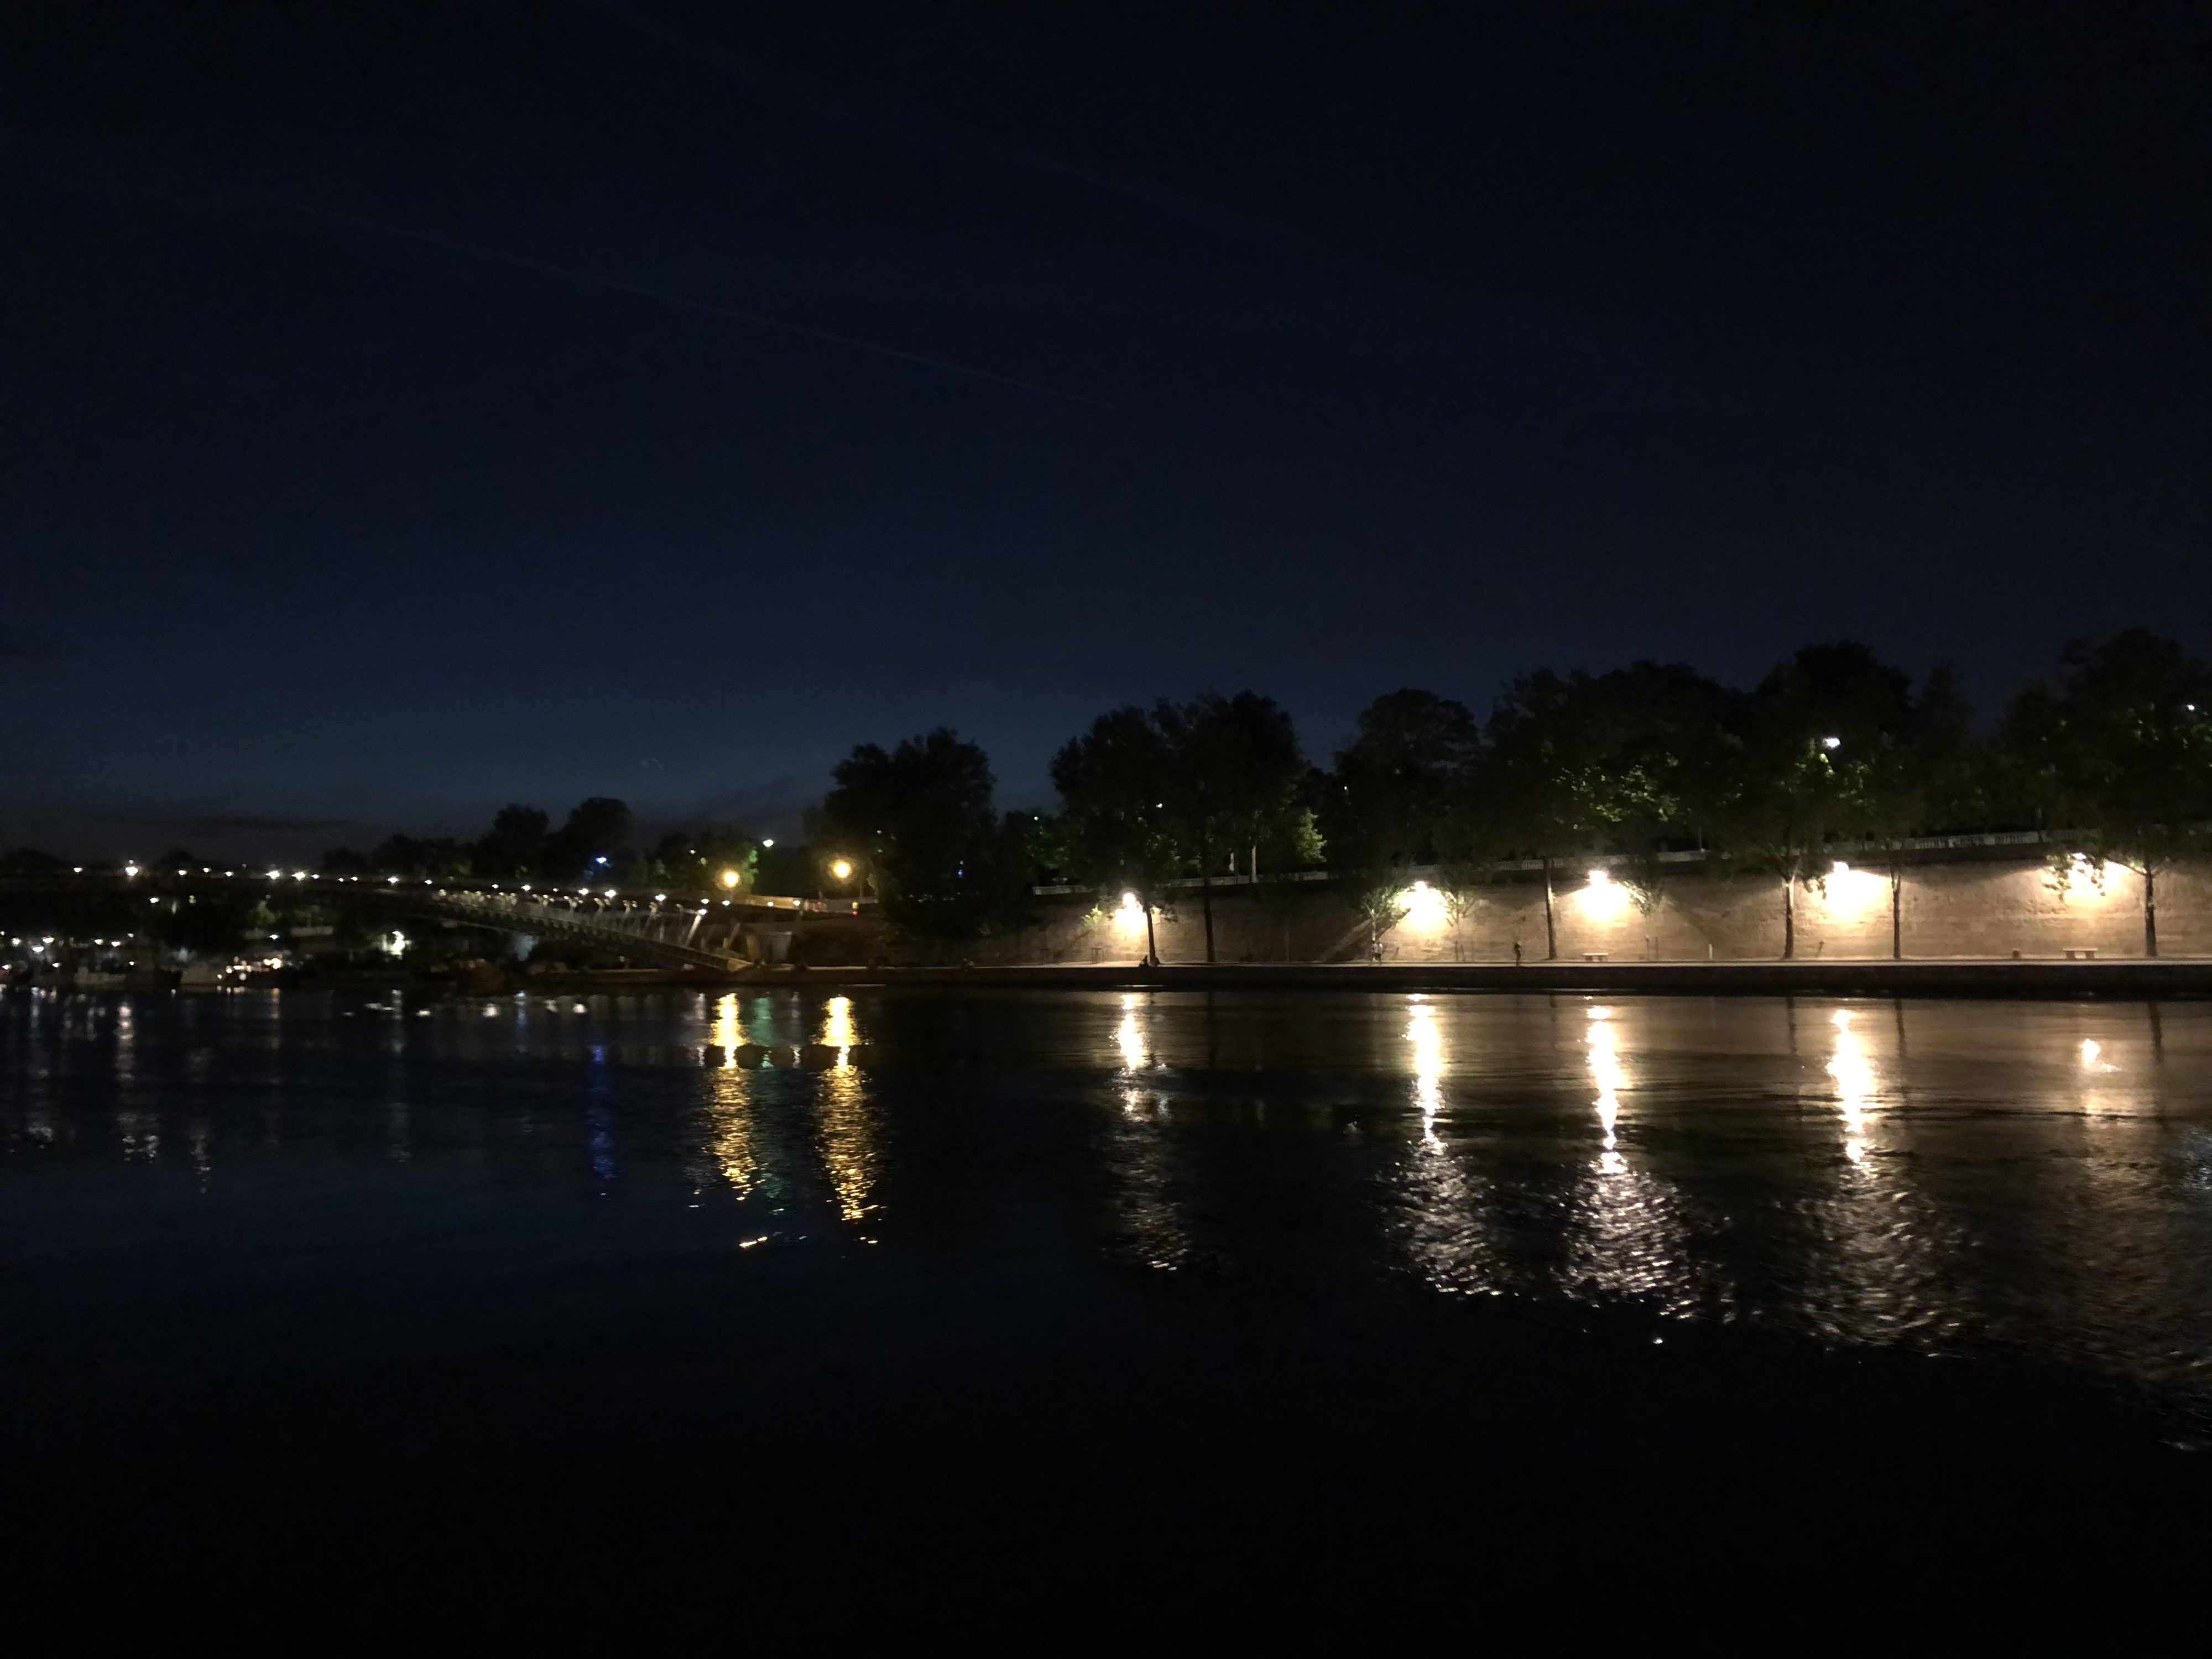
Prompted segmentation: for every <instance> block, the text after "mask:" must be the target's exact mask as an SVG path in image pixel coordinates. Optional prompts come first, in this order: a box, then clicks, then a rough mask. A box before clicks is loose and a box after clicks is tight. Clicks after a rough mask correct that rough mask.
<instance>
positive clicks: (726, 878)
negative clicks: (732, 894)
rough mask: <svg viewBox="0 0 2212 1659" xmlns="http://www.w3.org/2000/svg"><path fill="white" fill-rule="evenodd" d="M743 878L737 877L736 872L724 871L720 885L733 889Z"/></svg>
mask: <svg viewBox="0 0 2212 1659" xmlns="http://www.w3.org/2000/svg"><path fill="white" fill-rule="evenodd" d="M742 880H744V877H742V876H740V875H739V874H738V872H736V871H734V870H725V871H723V872H722V876H721V882H722V885H723V886H725V887H735V886H736V885H737V884H738V883H739V882H740V881H742Z"/></svg>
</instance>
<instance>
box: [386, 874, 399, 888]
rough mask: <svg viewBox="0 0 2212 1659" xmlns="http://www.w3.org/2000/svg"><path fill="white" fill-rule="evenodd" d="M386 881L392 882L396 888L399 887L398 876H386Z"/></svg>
mask: <svg viewBox="0 0 2212 1659" xmlns="http://www.w3.org/2000/svg"><path fill="white" fill-rule="evenodd" d="M385 880H386V881H388V882H390V883H391V884H392V885H393V886H394V887H397V886H398V885H399V878H398V877H397V876H386V878H385Z"/></svg>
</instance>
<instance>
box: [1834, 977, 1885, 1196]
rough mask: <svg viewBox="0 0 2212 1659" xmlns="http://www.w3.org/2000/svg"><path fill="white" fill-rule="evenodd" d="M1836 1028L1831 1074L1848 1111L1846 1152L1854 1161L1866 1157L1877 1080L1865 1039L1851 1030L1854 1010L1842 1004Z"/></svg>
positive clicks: (1845, 1136)
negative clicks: (1869, 1118)
mask: <svg viewBox="0 0 2212 1659" xmlns="http://www.w3.org/2000/svg"><path fill="white" fill-rule="evenodd" d="M1830 1024H1832V1025H1834V1026H1835V1028H1836V1052H1835V1053H1834V1054H1832V1056H1830V1058H1829V1060H1828V1075H1829V1076H1830V1077H1832V1078H1833V1079H1835V1080H1836V1101H1837V1104H1838V1106H1839V1107H1840V1108H1841V1109H1842V1110H1843V1114H1844V1157H1845V1158H1849V1159H1850V1161H1851V1162H1852V1163H1854V1164H1857V1163H1858V1162H1860V1161H1861V1160H1862V1159H1863V1158H1865V1157H1866V1114H1867V1108H1868V1107H1869V1105H1871V1104H1872V1103H1873V1101H1874V1095H1875V1087H1876V1081H1875V1072H1874V1062H1873V1061H1872V1060H1869V1058H1868V1057H1867V1046H1866V1042H1865V1039H1863V1037H1860V1036H1858V1035H1857V1034H1856V1033H1855V1032H1853V1031H1852V1030H1851V1011H1850V1009H1848V1008H1838V1009H1837V1010H1836V1012H1835V1013H1834V1014H1833V1015H1832V1016H1831V1018H1830Z"/></svg>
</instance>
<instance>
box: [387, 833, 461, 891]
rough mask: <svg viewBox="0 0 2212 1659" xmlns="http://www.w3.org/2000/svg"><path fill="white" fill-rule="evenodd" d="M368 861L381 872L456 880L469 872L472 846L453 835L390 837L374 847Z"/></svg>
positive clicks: (428, 879)
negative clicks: (470, 848)
mask: <svg viewBox="0 0 2212 1659" xmlns="http://www.w3.org/2000/svg"><path fill="white" fill-rule="evenodd" d="M368 862H369V866H370V867H371V868H372V869H374V871H375V872H377V873H378V874H379V875H386V876H406V877H409V878H411V879H414V880H417V881H441V880H452V879H454V878H459V877H462V876H465V875H467V874H468V873H469V849H468V848H465V847H464V846H462V845H461V844H460V843H459V842H457V841H455V840H454V839H453V837H452V836H436V837H435V838H431V839H423V838H420V837H417V836H386V837H385V838H384V839H383V840H382V841H380V842H377V844H376V845H375V847H374V848H371V849H370V852H369V854H368Z"/></svg>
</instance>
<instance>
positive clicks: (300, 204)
mask: <svg viewBox="0 0 2212 1659" xmlns="http://www.w3.org/2000/svg"><path fill="white" fill-rule="evenodd" d="M2209 72H2212V10H2208V9H2206V8H2205V7H2203V6H2201V5H2193V4H2192V5H2179V6H2173V7H2168V8H2160V7H2149V6H2142V7H2137V6H2127V5H2121V4H2105V3H2100V4H2078V5H2070V6H2063V7H2055V8H2048V9H2046V8H2039V7H2033V6H2015V5H2005V6H1990V7H1985V8H1977V9H1958V8H1951V7H1946V6H1942V5H1938V4H1932V3H1928V0H1915V3H1910V4H1904V5H1898V6H1893V7H1882V6H1869V5H1860V4H1844V3H1836V4H1832V5H1819V4H1810V3H1803V4H1781V3H1776V4H1765V5H1757V6H1753V5H1741V6H1726V5H1713V6H1706V5H1685V6H1665V5H1653V6H1640V5H1639V6H1629V5H1625V4H1608V5H1571V4H1565V3H1546V4H1531V5H1527V6H1521V7H1511V6H1504V5H1487V4H1486V5H1482V6H1475V7H1444V6H1437V5H1419V6H1414V5H1398V6H1391V5H1383V4H1340V5H1336V6H1331V7H1322V6H1276V5H1261V4H1256V3H1255V4H1247V5H1238V6H1229V5H1220V6H1197V5H1193V4H1192V3H1190V0H1177V3H1169V4H1162V5H1159V6H1157V7H1152V8H1144V7H1140V6H1137V5H1133V4H1128V3H1115V4H1110V5H1109V4H1100V5H1096V6H1085V5H1079V4H1073V3H1068V0H1054V3H1051V4H1048V5H1035V4H1032V5H1019V6H1017V5H1011V4H1008V5H994V6H980V5H962V4H953V3H942V4H931V5H920V4H917V5H909V6H904V7H899V8H896V9H894V8H889V7H885V8H880V9H879V8H874V7H863V6H858V5H853V4H848V3H840V0H830V3H823V0H809V3H807V4H805V5H802V6H788V7H782V8H775V9H769V8H759V9H752V8H738V7H729V6H726V5H720V4H708V3H703V0H635V3H634V4H617V3H613V0H607V3H592V0H535V3H519V0H518V3H497V0H486V3H469V4H457V3H453V0H439V3H428V4H406V3H397V0H377V3H374V4H363V5H361V6H358V7H351V6H343V5H337V4H307V3H298V4H291V5H283V6H277V5H270V6H265V7H248V6H243V5H239V6H228V7H216V6H191V5H177V4H155V5H146V6H126V5H114V4H106V3H97V0H85V3H79V4H69V5H63V4H51V5H50V4H37V5H30V4H23V5H16V6H13V7H10V8H9V9H7V13H6V19H5V21H4V22H0V272H3V273H4V277H3V278H0V280H4V313H0V439H4V441H0V844H8V845H12V844H16V843H20V842H35V843H39V844H43V845H46V846H47V847H49V848H52V849H53V850H56V851H61V852H72V851H74V852H78V853H81V854H85V855H105V854H122V853H135V854H138V855H140V856H146V855H149V854H153V853H155V852H157V851H158V850H160V848H164V847H167V846H168V845H170V844H172V843H173V842H185V843H186V844H188V845H190V846H192V847H194V848H198V849H200V850H202V851H203V852H204V853H205V854H209V855H210V856H222V855H225V854H233V853H235V854H240V855H245V854H255V853H259V852H263V851H268V852H276V851H280V850H281V851H285V852H293V851H296V852H299V853H301V854H306V853H309V852H312V851H314V850H316V849H319V848H323V847H326V846H328V845H331V844H332V843H334V842H340V841H354V842H363V841H370V840H374V839H375V838H376V837H377V836H380V835H381V834H382V833H384V832H385V831H386V830H388V829H409V830H411V831H414V832H416V833H438V832H448V833H453V832H458V833H470V832H473V831H474V830H476V829H478V828H480V827H481V825H482V824H483V822H484V821H485V820H486V819H487V818H488V817H489V815H490V813H491V811H493V810H494V809H495V808H496V807H497V806H498V805H500V804H501V803H502V802H504V801H507V800H509V799H521V800H526V801H532V802H536V803H538V804H539V805H544V806H546V807H548V808H550V809H551V810H553V811H555V812H556V814H557V813H559V812H560V811H562V810H564V809H565V808H566V807H567V806H568V805H570V804H572V803H573V802H574V800H575V799H577V798H579V797H580V796H583V795H586V794H593V793H603V794H612V795H619V796H623V797H624V798H626V799H629V801H630V802H631V803H632V804H633V805H634V806H635V808H636V810H637V811H638V813H639V815H640V817H641V819H642V820H643V821H644V822H645V823H646V824H647V826H648V827H653V826H658V825H660V824H665V823H671V822H674V821H677V820H679V819H696V818H698V817H707V816H711V817H714V818H716V819H718V820H720V821H725V822H731V821H734V822H737V823H742V824H744V825H748V826H750V827H751V828H752V829H755V831H756V832H758V831H761V830H767V831H769V832H770V833H774V832H775V830H777V829H784V830H786V831H788V829H790V827H791V826H793V824H794V823H795V822H796V818H797V814H798V811H799V809H800V808H801V807H803V806H804V805H805V804H806V803H807V802H809V801H810V800H811V799H814V798H816V797H817V796H818V795H819V793H821V791H822V789H823V787H824V786H825V784H826V781H827V773H828V769H829V767H830V766H831V765H832V764H833V763H835V762H836V760H837V759H838V758H839V757H841V756H842V754H843V753H844V752H845V751H846V750H848V749H849V747H850V746H851V745H852V744H854V743H855V742H859V741H878V742H890V741H894V740H896V738H900V737H902V736H903V735H906V734H908V733H909V732H915V731H919V730H921V729H924V728H926V727H927V726H933V725H936V724H939V723H940V722H942V723H949V724H951V725H952V726H956V727H957V728H958V729H959V730H960V731H961V732H963V734H966V735H969V736H971V737H974V738H977V739H978V740H980V741H981V742H982V743H983V744H985V745H986V747H987V748H988V750H990V752H991V754H992V756H993V757H994V762H995V763H996V766H997V769H998V773H999V776H1000V782H1001V790H1000V793H1001V799H1002V803H1003V804H1005V805H1042V804H1045V802H1046V801H1047V800H1048V793H1049V792H1048V785H1047V783H1046V781H1045V769H1046V765H1047V763H1048V759H1049V757H1050V754H1051V751H1052V750H1053V749H1054V746H1055V745H1057V744H1059V743H1060V742H1061V741H1062V740H1064V739H1065V738H1066V737H1067V736H1069V735H1070V734H1072V733H1073V732H1075V731H1076V730H1077V729H1079V727H1080V726H1083V725H1084V724H1085V723H1087V722H1088V720H1090V719H1091V717H1092V716H1093V715H1095V714H1097V713H1098V712H1100V711H1101V710H1103V709H1104V708H1108V707H1109V706H1111V705H1113V704H1115V703H1117V702H1124V701H1128V700H1132V699H1146V698H1150V697H1152V696H1159V695H1164V694H1166V695H1188V693H1190V692H1192V691H1194V690H1197V689H1199V688H1200V687H1202V686H1206V685H1215V686H1219V687H1221V688H1223V689H1225V690H1235V689H1238V688H1242V687H1245V686H1250V687H1253V688H1255V689H1257V690H1263V691H1267V692H1270V693H1272V694H1273V695H1275V696H1278V697H1279V698H1280V699H1281V700H1282V701H1283V702H1285V704H1286V705H1287V706H1288V707H1289V708H1291V711H1292V712H1293V713H1294V714H1295V715H1296V716H1297V720H1298V722H1299V726H1300V729H1301V732H1302V733H1303V735H1304V738H1305V740H1306V743H1307V745H1308V748H1309V750H1310V752H1312V753H1313V754H1314V755H1315V756H1316V758H1326V756H1327V754H1328V751H1329V750H1332V749H1333V748H1334V747H1335V746H1336V744H1339V743H1340V741H1341V740H1342V739H1343V738H1344V737H1345V736H1346V733H1347V732H1348V730H1349V727H1350V725H1351V722H1352V717H1353V715H1354V714H1356V713H1357V711H1358V708H1360V706H1361V705H1362V704H1364V702H1366V701H1367V700H1368V699H1369V698H1370V697H1371V696H1375V695H1376V694H1377V693H1379V692H1383V691H1385V690H1391V689H1393V688H1395V687H1398V686H1401V685H1404V684H1420V685H1426V686H1429V687H1431V688H1433V689H1435V690H1438V691H1441V692H1443V693H1446V694H1447V695H1450V696H1460V697H1463V698H1465V699H1467V700H1468V701H1469V702H1471V703H1473V704H1474V705H1475V706H1476V707H1477V708H1486V706H1487V703H1488V700H1489V698H1490V697H1491V696H1492V694H1493V693H1494V691H1495V690H1496V689H1497V688H1498V685H1499V684H1500V683H1501V682H1502V681H1503V680H1504V679H1505V678H1508V677H1510V676H1511V675H1513V674H1515V673H1517V672H1520V671H1525V670H1527V669H1529V668H1532V667H1535V666H1539V665H1547V664H1549V665H1556V666H1559V667H1562V668H1565V667H1572V666H1588V667H1592V668H1604V667H1608V666H1613V665H1619V664H1620V663H1623V662H1626V661H1627V660H1629V659H1633V658H1637V657H1645V656H1650V657H1659V658H1666V659H1686V660H1688V661H1690V662H1692V663H1693V664H1695V665H1698V666H1699V667H1700V668H1702V669H1704V670H1705V671H1708V672H1711V673H1714V674H1716V675H1718V676H1720V677H1722V678H1726V679H1729V680H1730V681H1733V682H1736V683H1747V682H1748V681H1750V680H1752V679H1754V678H1756V677H1757V676H1758V675H1759V673H1760V672H1761V671H1763V670H1764V669H1765V667H1767V666H1768V665H1770V664H1771V663H1772V662H1773V661H1774V660H1775V659H1777V658H1778V657H1780V656H1781V655H1783V654H1784V653H1786V652H1787V651H1789V650H1790V649H1791V648H1793V647H1796V645H1799V644H1801V643H1803V642H1806V641H1810V640H1814V639H1824V638H1834V637H1838V636H1852V637H1857V638H1859V639H1863V640H1864V641H1867V642H1868V643H1869V644H1870V645H1872V646H1873V647H1875V649H1876V650H1878V651H1879V652H1881V653H1883V654H1884V655H1886V656H1889V657H1892V658H1894V659H1897V660H1899V661H1900V662H1902V663H1903V664H1905V665H1906V666H1908V667H1911V668H1912V669H1914V670H1915V671H1920V670H1924V669H1926V668H1928V667H1929V666H1930V665H1934V664H1935V663H1936V662H1939V661H1942V660H1946V659H1948V660H1951V661H1954V662H1955V663H1956V664H1957V665H1958V667H1959V670H1960V674H1961V676H1962V678H1963V680H1964V682H1965V684H1966V688H1967V690H1968V691H1969V693H1970V695H1972V696H1973V697H1974V698H1975V699H1976V700H1977V701H1978V702H1979V703H1980V704H1981V705H1982V706H1983V707H1984V708H1988V707H1989V706H1990V705H1992V704H1994V703H1995V702H1996V701H1997V700H1999V699H2000V698H2001V697H2002V696H2003V695H2004V694H2005V693H2006V692H2007V691H2008V690H2010V689H2011V687H2012V686H2013V685H2014V684H2016V683H2017V682H2018V681H2020V680H2021V679H2022V678H2026V677H2027V676H2029V675H2031V674H2034V673H2039V672H2043V671H2047V670H2048V668H2049V667H2050V665H2051V663H2052V661H2053V659H2054V658H2055V656H2056V653H2057V650H2058V648H2059V647H2060V645H2061V644H2062V642H2063V641H2065V640H2066V639H2068V638H2069V637H2071V636H2074V635H2081V634H2096V633H2100V632H2104V631H2106V630H2110V629H2115V628H2118V627H2121V626H2124V625H2128V624H2130V623H2148V624H2149V625H2151V626H2154V627H2155V628H2158V629H2160V630H2161V631H2164V632H2166V633H2169V634H2172V635H2177V636H2179V637H2180V638H2182V639H2183V640H2184V641H2185V642H2186V643H2187V644H2189V645H2190V646H2191V648H2192V649H2194V650H2197V651H2198V652H2200V653H2201V652H2204V651H2207V650H2208V649H2212V536H2208V532H2212V489H2208V474H2209V473H2212V377H2208V372H2207V371H2208V368H2212V362H2208V359H2212V349H2208V331H2207V323H2208V320H2212V319H2208V316H2207V312H2208V295H2212V289H2208V273H2212V165H2208V163H2212V95H2208V93H2207V87H2208V85H2212V73H2209Z"/></svg>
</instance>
